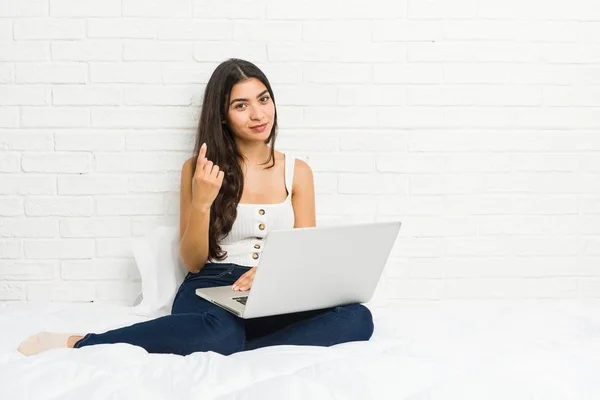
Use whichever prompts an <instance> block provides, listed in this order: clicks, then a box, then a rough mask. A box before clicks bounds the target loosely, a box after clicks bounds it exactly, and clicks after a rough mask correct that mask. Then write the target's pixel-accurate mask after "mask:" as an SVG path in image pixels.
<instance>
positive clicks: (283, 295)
mask: <svg viewBox="0 0 600 400" xmlns="http://www.w3.org/2000/svg"><path fill="white" fill-rule="evenodd" d="M400 225H401V223H400V222H398V221H394V222H376V223H365V224H354V225H342V226H331V227H313V228H296V229H289V230H273V231H271V232H269V234H268V235H267V237H266V238H265V243H264V247H263V251H262V254H261V257H260V260H259V263H258V267H257V269H256V275H255V277H254V282H253V283H252V288H251V289H250V290H247V291H244V292H240V291H234V290H233V289H232V286H231V285H229V286H219V287H213V288H203V289H196V294H197V295H198V296H200V297H202V298H203V299H206V300H208V301H210V302H212V303H214V304H216V305H218V306H219V307H222V308H224V309H225V310H227V311H229V312H231V313H233V314H235V315H237V316H239V317H241V318H245V319H247V318H257V317H265V316H269V315H278V314H288V313H293V312H299V311H308V310H319V309H323V308H329V307H335V306H339V305H345V304H352V303H366V302H368V301H369V300H371V298H372V297H373V293H374V292H375V288H376V287H377V283H378V282H379V278H380V277H381V273H382V271H383V268H384V267H385V264H386V262H387V259H388V257H389V255H390V252H391V250H392V247H393V245H394V242H395V241H396V237H397V236H398V231H399V230H400Z"/></svg>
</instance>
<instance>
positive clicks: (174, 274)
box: [132, 226, 187, 318]
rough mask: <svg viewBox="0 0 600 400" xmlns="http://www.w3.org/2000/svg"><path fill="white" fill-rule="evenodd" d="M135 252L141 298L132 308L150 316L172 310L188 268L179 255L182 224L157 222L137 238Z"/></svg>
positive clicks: (134, 246) (157, 315)
mask: <svg viewBox="0 0 600 400" xmlns="http://www.w3.org/2000/svg"><path fill="white" fill-rule="evenodd" d="M132 250H133V256H134V258H135V262H136V264H137V267H138V270H139V272H140V277H141V283H142V301H141V302H140V304H138V305H136V306H134V307H133V312H134V313H135V314H138V315H143V316H147V317H151V318H156V317H162V316H164V315H169V314H171V307H172V306H173V300H174V299H175V294H176V293H177V289H178V288H179V285H181V283H182V282H183V280H184V278H185V275H186V274H187V269H186V268H185V266H184V265H183V262H182V261H181V258H180V257H179V227H178V226H158V227H156V228H154V229H152V230H151V231H150V232H149V233H148V234H147V235H145V236H143V237H140V238H137V239H134V240H133V243H132Z"/></svg>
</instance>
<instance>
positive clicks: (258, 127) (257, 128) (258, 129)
mask: <svg viewBox="0 0 600 400" xmlns="http://www.w3.org/2000/svg"><path fill="white" fill-rule="evenodd" d="M267 125H268V124H266V123H264V124H262V125H254V126H251V127H250V129H252V130H253V131H254V132H263V131H264V130H265V129H266V128H267Z"/></svg>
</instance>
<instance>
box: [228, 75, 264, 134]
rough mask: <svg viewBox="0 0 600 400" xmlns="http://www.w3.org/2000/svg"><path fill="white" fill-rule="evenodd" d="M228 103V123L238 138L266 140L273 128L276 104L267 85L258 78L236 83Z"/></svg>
mask: <svg viewBox="0 0 600 400" xmlns="http://www.w3.org/2000/svg"><path fill="white" fill-rule="evenodd" d="M229 98H230V100H229V104H227V105H226V106H227V125H228V126H229V128H230V129H231V131H232V132H233V134H234V135H235V137H236V139H238V140H242V141H256V140H260V141H263V142H264V141H265V140H267V138H268V137H269V134H270V133H271V129H272V128H273V120H274V119H275V104H274V103H273V100H272V99H271V94H270V93H269V91H268V90H267V87H266V86H265V85H264V84H263V83H262V82H261V81H259V80H258V79H256V78H250V79H247V80H245V81H241V82H239V83H236V84H235V85H234V86H233V88H232V89H231V95H230V96H229Z"/></svg>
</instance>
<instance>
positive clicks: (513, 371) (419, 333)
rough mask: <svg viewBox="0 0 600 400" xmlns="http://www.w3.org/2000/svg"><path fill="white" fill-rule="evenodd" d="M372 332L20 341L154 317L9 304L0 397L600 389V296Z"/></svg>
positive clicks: (433, 305)
mask: <svg viewBox="0 0 600 400" xmlns="http://www.w3.org/2000/svg"><path fill="white" fill-rule="evenodd" d="M370 308H371V310H372V312H373V315H374V319H375V324H376V330H375V334H374V336H373V338H372V339H371V341H369V342H362V343H347V344H342V345H338V346H333V347H330V348H318V347H301V346H298V347H295V346H277V347H271V348H264V349H258V350H254V351H249V352H242V353H237V354H234V355H232V356H229V357H224V356H221V355H219V354H216V353H211V352H209V353H194V354H191V355H189V356H187V357H181V356H176V355H162V354H148V353H147V352H145V351H144V350H143V349H141V348H139V347H135V346H131V345H127V344H117V345H100V346H90V347H86V348H82V349H78V350H73V349H57V350H51V351H48V352H45V353H40V354H39V355H37V356H33V357H25V356H22V355H21V354H20V353H18V352H17V351H16V350H15V349H16V347H17V346H18V344H19V343H20V341H21V340H22V339H23V338H24V337H26V336H28V335H29V334H32V333H34V332H37V331H39V330H50V331H58V332H87V331H104V330H106V329H111V328H114V327H119V326H124V325H128V324H131V323H134V322H138V321H143V320H146V319H148V317H147V316H140V315H136V314H135V312H134V311H132V310H134V309H133V308H131V307H125V306H118V305H107V304H95V303H89V304H76V303H48V304H35V303H4V304H0V326H2V329H1V331H0V381H1V382H0V383H1V385H0V388H1V390H2V392H0V393H1V394H0V398H2V399H7V400H18V399H61V400H81V399H86V400H94V399H128V400H129V399H138V398H139V399H145V400H151V399H219V400H233V399H236V400H243V399H261V400H265V399H278V400H279V399H303V400H305V399H407V400H408V399H410V400H425V399H427V400H437V399H478V400H481V399H502V400H506V399H511V400H520V399H544V400H551V399H561V400H565V399H600V379H599V376H600V300H591V299H590V300H518V301H517V300H452V301H450V300H448V301H443V302H403V303H401V304H398V305H394V306H392V305H389V304H386V305H379V306H370Z"/></svg>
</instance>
